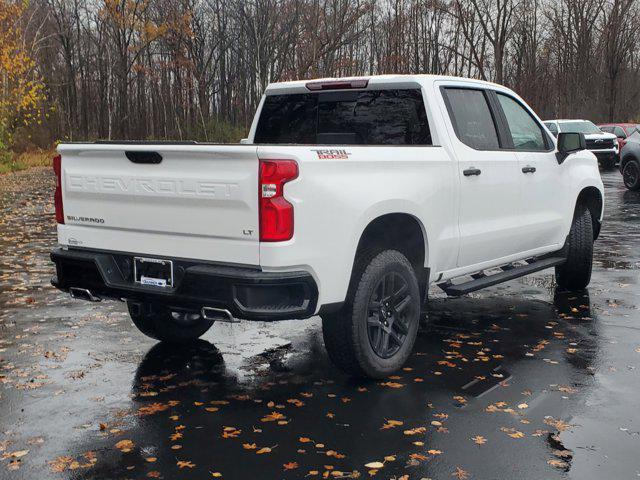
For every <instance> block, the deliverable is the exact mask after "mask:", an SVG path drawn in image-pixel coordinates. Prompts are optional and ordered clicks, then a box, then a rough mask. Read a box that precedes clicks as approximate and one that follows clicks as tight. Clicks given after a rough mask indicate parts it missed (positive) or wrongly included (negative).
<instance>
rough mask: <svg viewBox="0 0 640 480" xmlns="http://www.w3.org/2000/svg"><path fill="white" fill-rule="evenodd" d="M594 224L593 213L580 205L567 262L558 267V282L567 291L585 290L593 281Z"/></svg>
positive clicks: (571, 232)
mask: <svg viewBox="0 0 640 480" xmlns="http://www.w3.org/2000/svg"><path fill="white" fill-rule="evenodd" d="M592 263H593V222H592V219H591V212H590V211H589V209H588V208H586V207H585V206H584V205H578V207H577V209H576V213H575V215H574V218H573V224H572V225H571V231H570V232H569V238H568V245H567V260H566V262H565V263H563V264H562V265H558V266H557V267H556V282H557V283H558V286H560V287H561V288H564V289H566V290H583V289H585V288H586V287H587V285H589V282H590V281H591V266H592Z"/></svg>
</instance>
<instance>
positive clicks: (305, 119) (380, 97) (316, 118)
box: [254, 88, 432, 145]
mask: <svg viewBox="0 0 640 480" xmlns="http://www.w3.org/2000/svg"><path fill="white" fill-rule="evenodd" d="M254 141H255V143H261V144H276V143H281V144H291V143H292V144H310V145H330V144H341V145H431V144H432V140H431V132H430V130H429V122H428V120H427V114H426V110H425V106H424V102H423V98H422V92H421V91H420V89H418V88H415V89H391V90H358V91H340V92H320V93H304V94H291V95H268V96H267V97H266V98H265V101H264V105H263V107H262V111H261V113H260V119H259V120H258V126H257V129H256V135H255V139H254Z"/></svg>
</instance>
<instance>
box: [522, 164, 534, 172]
mask: <svg viewBox="0 0 640 480" xmlns="http://www.w3.org/2000/svg"><path fill="white" fill-rule="evenodd" d="M522 173H536V167H532V166H530V165H527V166H526V167H522Z"/></svg>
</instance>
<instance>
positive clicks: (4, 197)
mask: <svg viewBox="0 0 640 480" xmlns="http://www.w3.org/2000/svg"><path fill="white" fill-rule="evenodd" d="M603 179H604V182H605V185H606V190H607V191H606V195H607V198H606V207H605V224H604V227H603V230H602V234H601V237H600V239H599V240H598V241H597V243H596V253H595V265H594V274H593V279H592V282H591V285H590V287H589V289H588V291H586V292H584V293H582V294H566V293H560V292H556V290H555V288H554V283H553V275H552V272H551V271H546V272H541V273H539V274H537V275H532V276H529V277H525V278H522V279H519V280H514V281H512V282H509V283H507V284H503V285H499V286H496V287H493V288H490V289H487V290H485V291H481V292H477V293H476V294H472V295H469V296H467V297H464V298H460V299H446V298H444V295H443V294H442V293H440V292H439V291H438V290H437V289H433V290H432V292H431V293H432V297H431V302H430V312H429V314H428V316H427V318H426V319H425V326H424V328H423V329H422V331H421V332H420V334H419V337H418V340H417V342H416V346H415V351H414V354H413V355H412V357H411V358H410V360H409V362H408V363H407V365H406V368H405V369H404V370H403V371H401V372H400V373H398V374H397V375H395V376H393V377H390V378H388V379H386V380H384V381H378V382H367V381H357V380H353V379H350V378H349V377H347V376H346V375H344V374H342V373H340V372H339V371H337V370H336V369H335V368H334V367H333V366H332V365H331V363H330V362H329V360H328V358H327V355H326V353H325V351H324V347H323V342H322V334H321V331H320V320H319V318H317V317H315V318H313V319H310V320H305V321H285V322H277V323H270V324H269V323H260V322H242V323H240V324H235V325H230V324H216V325H214V327H213V328H212V329H211V330H210V331H209V332H208V333H207V334H206V335H205V336H204V337H203V338H202V339H201V340H200V341H198V342H196V343H195V344H193V345H191V346H189V347H173V346H165V345H162V344H157V343H155V342H154V341H152V340H150V339H148V338H146V337H144V336H143V335H142V334H140V333H138V331H137V330H136V329H135V327H134V326H133V325H132V323H131V322H130V320H129V318H128V316H127V314H126V312H125V307H124V305H123V304H121V303H116V302H103V303H97V304H92V303H85V302H82V301H76V300H72V299H70V298H69V297H68V296H66V295H64V294H62V293H60V292H58V291H56V290H55V289H53V288H52V287H50V286H49V279H50V277H51V275H52V273H53V266H52V264H51V263H50V262H49V259H48V252H49V250H50V249H51V248H52V247H53V246H54V244H55V221H54V217H53V209H52V202H51V198H52V192H53V178H52V176H51V175H50V173H49V171H48V170H31V171H29V172H22V173H18V174H12V175H7V176H0V252H1V253H0V406H1V409H0V458H1V460H0V462H1V464H0V478H16V479H36V478H38V479H45V478H46V479H48V478H51V479H76V478H88V479H136V478H137V479H140V478H165V479H174V478H175V479H183V478H184V479H205V478H222V479H254V478H256V479H281V478H282V479H301V478H310V479H314V478H318V479H320V478H358V477H360V478H373V479H402V480H408V479H423V478H425V479H428V478H431V479H513V478H518V479H556V478H575V479H600V478H607V479H631V478H640V455H639V454H640V413H639V412H638V409H639V407H640V400H639V398H638V397H639V395H640V382H639V380H640V378H639V374H640V368H639V367H640V312H639V311H638V299H639V294H640V288H639V283H640V275H639V272H640V248H639V247H640V194H638V193H633V192H629V191H626V190H625V188H624V186H623V185H622V180H621V177H620V174H619V173H618V172H606V173H603Z"/></svg>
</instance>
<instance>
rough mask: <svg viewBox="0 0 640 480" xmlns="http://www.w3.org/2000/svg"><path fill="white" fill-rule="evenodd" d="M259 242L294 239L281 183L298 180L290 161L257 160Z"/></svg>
mask: <svg viewBox="0 0 640 480" xmlns="http://www.w3.org/2000/svg"><path fill="white" fill-rule="evenodd" d="M259 168H260V171H259V173H260V179H259V191H258V196H259V202H260V241H261V242H282V241H285V240H290V239H291V237H293V205H291V204H290V203H289V202H287V200H286V199H285V198H284V195H283V193H284V184H285V183H287V182H289V181H291V180H293V179H294V178H297V177H298V164H297V163H296V162H295V161H293V160H260V167H259Z"/></svg>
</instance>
